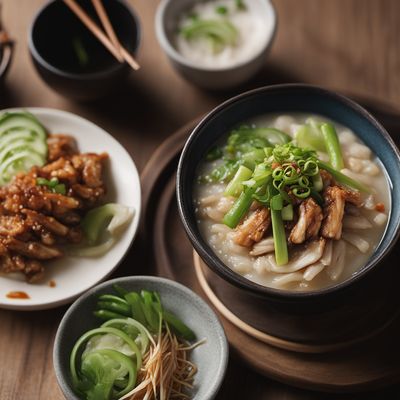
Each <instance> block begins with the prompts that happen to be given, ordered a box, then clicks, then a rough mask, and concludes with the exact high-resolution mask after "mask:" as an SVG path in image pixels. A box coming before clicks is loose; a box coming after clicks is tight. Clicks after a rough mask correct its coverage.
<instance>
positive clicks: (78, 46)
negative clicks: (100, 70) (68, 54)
mask: <svg viewBox="0 0 400 400" xmlns="http://www.w3.org/2000/svg"><path fill="white" fill-rule="evenodd" d="M72 48H73V49H74V52H75V55H76V58H77V60H78V63H79V65H80V66H81V67H86V66H87V65H88V63H89V56H88V53H87V51H86V49H85V46H84V45H83V42H82V40H81V39H80V38H79V37H75V38H74V39H73V40H72Z"/></svg>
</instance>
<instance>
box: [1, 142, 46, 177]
mask: <svg viewBox="0 0 400 400" xmlns="http://www.w3.org/2000/svg"><path fill="white" fill-rule="evenodd" d="M45 161H46V159H45V158H44V157H42V156H41V155H40V154H38V153H35V152H32V151H27V150H22V151H18V152H17V153H15V154H13V155H12V156H10V157H8V158H7V159H6V160H5V161H4V162H3V163H1V164H0V185H5V184H7V183H8V182H10V180H11V179H12V177H13V176H14V175H15V174H17V173H18V172H21V171H29V170H30V169H31V168H32V167H33V166H34V165H38V166H43V165H44V163H45Z"/></svg>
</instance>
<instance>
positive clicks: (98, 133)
mask: <svg viewBox="0 0 400 400" xmlns="http://www.w3.org/2000/svg"><path fill="white" fill-rule="evenodd" d="M25 110H27V111H30V112H31V113H32V114H34V115H35V116H36V117H37V118H38V119H39V120H40V122H41V123H42V124H43V125H44V126H45V127H46V128H47V130H48V131H49V132H50V133H63V134H68V135H71V136H73V137H75V138H76V140H77V143H78V147H79V150H80V151H81V152H95V153H101V152H107V153H108V154H109V156H110V159H109V162H108V164H107V167H106V169H105V182H106V185H107V189H108V194H107V198H106V201H107V202H115V203H120V204H123V205H127V206H130V207H133V208H134V210H135V213H134V217H133V219H132V221H131V223H130V225H129V226H128V227H127V228H126V230H125V231H124V233H123V234H122V235H121V236H120V237H119V240H118V241H117V243H116V244H115V245H114V246H113V247H112V248H111V249H110V250H109V251H108V252H107V253H106V254H105V255H103V256H101V257H92V258H90V257H79V258H78V257H64V258H63V259H60V260H56V261H52V262H48V263H46V266H45V269H46V274H45V277H44V279H43V281H41V282H40V283H35V284H28V283H26V282H25V281H24V278H22V279H16V278H14V277H13V278H11V277H7V276H5V275H2V276H0V308H8V309H15V310H42V309H47V308H53V307H57V306H60V305H62V304H66V303H69V302H71V301H72V300H74V299H75V298H76V297H78V296H79V295H80V294H81V293H83V292H85V291H86V290H87V289H89V288H90V287H92V286H94V285H95V284H96V283H98V282H100V281H102V280H104V279H105V278H106V277H107V276H108V275H109V274H110V273H111V272H112V271H113V270H114V269H115V268H116V267H117V266H118V264H119V263H120V261H121V260H122V259H123V257H124V256H125V254H126V253H127V251H128V249H129V247H130V245H131V243H132V241H133V239H134V237H135V234H136V231H137V228H138V223H139V216H140V203H141V201H140V199H141V196H140V181H139V175H138V172H137V169H136V166H135V164H134V163H133V161H132V159H131V157H130V156H129V154H128V153H127V151H126V150H125V149H124V148H123V147H122V146H121V145H120V144H119V143H118V142H117V141H116V140H115V139H114V138H113V137H112V136H111V135H110V134H108V133H107V132H105V131H104V130H103V129H101V128H99V127H98V126H96V125H94V124H93V123H91V122H89V121H87V120H86V119H83V118H81V117H78V116H77V115H74V114H71V113H68V112H65V111H59V110H53V109H48V108H28V109H25ZM4 111H16V109H12V110H11V109H10V110H4ZM0 113H2V111H1V112H0ZM51 280H54V282H55V284H56V286H55V287H50V285H49V282H50V281H51ZM10 291H23V292H26V293H27V294H28V295H29V297H30V299H9V298H7V297H6V294H7V293H8V292H10Z"/></svg>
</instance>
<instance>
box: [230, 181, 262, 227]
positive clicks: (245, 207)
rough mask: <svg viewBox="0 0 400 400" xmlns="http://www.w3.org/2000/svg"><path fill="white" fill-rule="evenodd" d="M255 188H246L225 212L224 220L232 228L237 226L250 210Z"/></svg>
mask: <svg viewBox="0 0 400 400" xmlns="http://www.w3.org/2000/svg"><path fill="white" fill-rule="evenodd" d="M254 192H255V189H253V188H246V189H245V190H243V192H242V193H241V194H240V196H239V197H238V199H237V200H236V201H235V203H234V205H233V206H232V208H231V209H230V210H229V211H228V212H227V213H226V214H225V216H224V219H223V222H224V224H225V225H227V226H229V227H230V228H232V229H233V228H236V226H237V225H238V223H239V222H240V220H241V219H242V218H243V217H244V216H245V215H246V213H247V212H248V211H249V208H250V206H251V203H252V202H253V194H254Z"/></svg>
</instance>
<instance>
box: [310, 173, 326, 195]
mask: <svg viewBox="0 0 400 400" xmlns="http://www.w3.org/2000/svg"><path fill="white" fill-rule="evenodd" d="M311 180H312V186H313V189H314V190H315V191H317V192H320V191H321V190H322V189H323V188H324V182H323V181H322V177H321V174H320V173H318V174H317V175H314V176H313V177H312V179H311Z"/></svg>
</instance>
